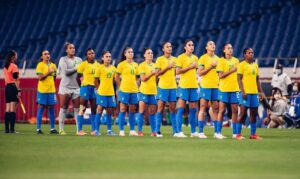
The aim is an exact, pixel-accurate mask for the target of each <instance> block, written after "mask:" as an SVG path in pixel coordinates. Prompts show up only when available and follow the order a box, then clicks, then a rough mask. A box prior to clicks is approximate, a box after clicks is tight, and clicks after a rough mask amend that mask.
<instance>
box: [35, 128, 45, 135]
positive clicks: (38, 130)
mask: <svg viewBox="0 0 300 179" xmlns="http://www.w3.org/2000/svg"><path fill="white" fill-rule="evenodd" d="M36 133H37V134H44V133H43V131H42V130H41V129H37V130H36Z"/></svg>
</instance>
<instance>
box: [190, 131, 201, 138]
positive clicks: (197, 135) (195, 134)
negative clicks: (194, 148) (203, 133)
mask: <svg viewBox="0 0 300 179" xmlns="http://www.w3.org/2000/svg"><path fill="white" fill-rule="evenodd" d="M190 137H191V138H193V137H199V133H198V132H193V133H191V136H190Z"/></svg>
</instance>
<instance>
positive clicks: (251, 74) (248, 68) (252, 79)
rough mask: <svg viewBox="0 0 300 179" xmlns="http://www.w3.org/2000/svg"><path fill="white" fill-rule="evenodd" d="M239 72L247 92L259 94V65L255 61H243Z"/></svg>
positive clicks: (239, 66)
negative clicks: (257, 79)
mask: <svg viewBox="0 0 300 179" xmlns="http://www.w3.org/2000/svg"><path fill="white" fill-rule="evenodd" d="M237 73H238V74H239V75H242V77H243V78H242V84H243V87H244V91H245V93H246V94H257V93H258V89H257V82H256V78H257V77H258V76H259V75H258V74H259V70H258V65H257V63H255V62H252V63H248V62H246V61H243V62H241V63H240V64H239V65H238V69H237Z"/></svg>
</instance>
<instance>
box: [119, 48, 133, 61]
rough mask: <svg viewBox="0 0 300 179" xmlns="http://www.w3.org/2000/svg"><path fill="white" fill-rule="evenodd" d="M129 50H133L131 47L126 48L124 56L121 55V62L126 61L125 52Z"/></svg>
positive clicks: (123, 52)
mask: <svg viewBox="0 0 300 179" xmlns="http://www.w3.org/2000/svg"><path fill="white" fill-rule="evenodd" d="M128 49H133V48H131V47H125V48H124V49H123V51H122V55H121V62H122V61H124V60H126V56H125V52H126V51H127V50H128Z"/></svg>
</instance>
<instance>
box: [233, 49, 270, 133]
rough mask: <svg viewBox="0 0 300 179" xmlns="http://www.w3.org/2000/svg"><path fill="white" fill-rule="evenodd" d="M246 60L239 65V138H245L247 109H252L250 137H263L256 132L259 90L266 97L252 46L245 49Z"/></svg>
mask: <svg viewBox="0 0 300 179" xmlns="http://www.w3.org/2000/svg"><path fill="white" fill-rule="evenodd" d="M243 54H244V61H243V62H241V63H240V64H239V65H238V68H237V73H238V83H239V87H240V90H241V95H240V114H239V116H238V120H237V122H238V123H237V136H236V138H237V139H243V137H242V135H241V131H242V119H244V118H245V116H246V115H247V109H248V108H249V109H250V126H251V135H250V139H261V138H260V137H259V136H258V135H257V134H256V117H257V110H258V105H259V103H258V92H259V93H260V95H261V96H262V97H263V98H265V95H264V93H263V90H262V88H261V85H260V81H259V70H258V65H257V63H255V61H254V60H253V55H254V53H253V50H252V48H245V49H244V51H243Z"/></svg>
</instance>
